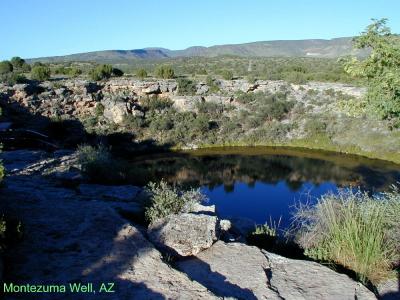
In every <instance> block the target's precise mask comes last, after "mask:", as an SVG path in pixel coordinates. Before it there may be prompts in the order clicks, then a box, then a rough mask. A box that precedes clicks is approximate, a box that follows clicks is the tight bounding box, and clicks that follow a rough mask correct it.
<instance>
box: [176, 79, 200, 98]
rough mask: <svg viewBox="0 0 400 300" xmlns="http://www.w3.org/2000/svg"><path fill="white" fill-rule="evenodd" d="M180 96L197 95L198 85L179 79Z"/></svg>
mask: <svg viewBox="0 0 400 300" xmlns="http://www.w3.org/2000/svg"><path fill="white" fill-rule="evenodd" d="M177 83H178V94H179V95H188V96H192V95H194V94H196V84H195V83H194V82H193V81H191V80H189V79H186V78H178V80H177Z"/></svg>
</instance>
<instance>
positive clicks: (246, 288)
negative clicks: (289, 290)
mask: <svg viewBox="0 0 400 300" xmlns="http://www.w3.org/2000/svg"><path fill="white" fill-rule="evenodd" d="M177 268H178V269H179V270H180V271H182V272H184V273H186V274H187V275H188V276H189V278H191V279H192V280H195V281H197V282H199V283H200V284H202V285H203V286H205V287H206V288H208V289H209V290H210V291H212V292H213V293H214V294H215V295H217V296H219V297H226V298H229V297H230V298H234V299H282V298H281V297H279V295H278V294H277V293H276V292H275V291H273V290H272V289H270V288H269V286H268V277H267V275H266V271H267V270H268V268H269V264H268V260H267V259H266V257H265V256H264V255H263V254H262V253H261V251H260V250H259V249H258V248H256V247H252V246H247V245H245V244H242V243H224V242H222V241H218V242H216V243H215V244H214V245H213V246H212V247H211V248H209V249H208V250H205V251H203V252H201V253H199V254H198V255H197V256H196V257H193V258H190V259H186V260H183V261H180V262H178V263H177Z"/></svg>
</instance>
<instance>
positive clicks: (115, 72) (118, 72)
mask: <svg viewBox="0 0 400 300" xmlns="http://www.w3.org/2000/svg"><path fill="white" fill-rule="evenodd" d="M112 75H113V76H116V77H121V76H123V75H124V72H122V70H121V69H118V68H113V69H112Z"/></svg>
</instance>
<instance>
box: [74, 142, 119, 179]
mask: <svg viewBox="0 0 400 300" xmlns="http://www.w3.org/2000/svg"><path fill="white" fill-rule="evenodd" d="M78 162H79V164H80V165H81V170H82V173H83V174H85V175H86V176H87V177H88V179H89V180H90V181H92V182H96V183H102V184H112V183H119V182H121V181H123V180H124V179H125V176H126V170H125V168H124V164H123V163H122V162H121V161H118V160H116V159H114V158H113V157H112V156H111V154H110V152H109V151H108V150H107V149H106V148H105V147H104V146H102V145H100V146H98V147H93V146H88V145H86V146H80V147H78Z"/></svg>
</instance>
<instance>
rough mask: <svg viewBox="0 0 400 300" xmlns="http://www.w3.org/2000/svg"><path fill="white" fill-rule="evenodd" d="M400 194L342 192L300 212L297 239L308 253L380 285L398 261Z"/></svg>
mask: <svg viewBox="0 0 400 300" xmlns="http://www.w3.org/2000/svg"><path fill="white" fill-rule="evenodd" d="M399 214H400V193H399V191H398V189H395V190H394V191H393V192H390V193H385V194H382V195H379V196H369V195H368V194H367V193H362V192H360V191H358V192H354V191H352V190H343V191H340V192H339V193H338V194H332V193H329V194H326V195H324V196H322V197H321V198H320V199H319V200H318V203H317V204H316V205H315V206H311V207H309V206H300V207H298V210H297V212H296V218H295V222H296V224H297V226H298V227H297V230H298V231H297V241H298V243H299V244H300V245H301V246H302V247H303V248H304V249H305V254H306V255H308V256H310V257H312V258H314V259H317V260H322V261H328V262H334V263H337V264H340V265H342V266H344V267H347V268H349V269H350V270H353V271H355V272H356V273H357V274H358V277H359V279H360V280H361V281H362V282H364V283H365V282H367V281H368V280H370V281H371V282H372V283H374V284H376V283H378V282H379V281H380V280H381V279H384V278H386V277H388V276H389V274H390V272H391V266H392V265H393V264H395V263H398V262H399V259H400V257H399V253H400V252H399V250H400V224H399V221H398V216H399Z"/></svg>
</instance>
